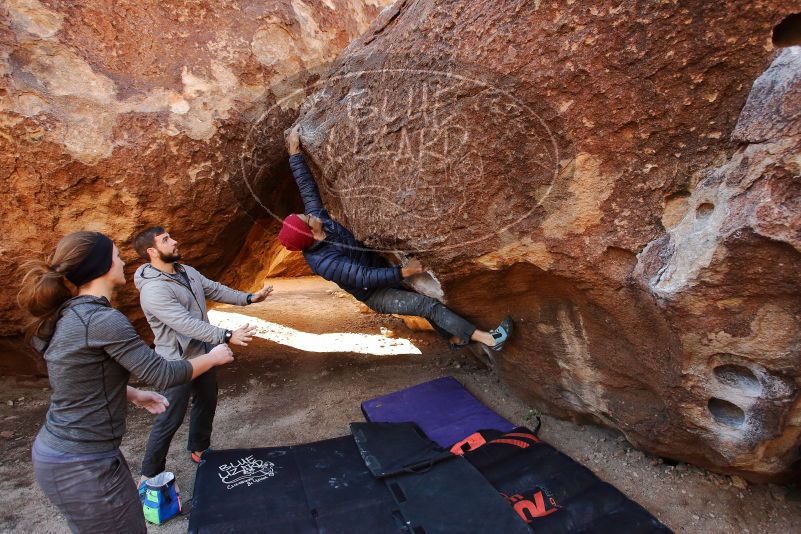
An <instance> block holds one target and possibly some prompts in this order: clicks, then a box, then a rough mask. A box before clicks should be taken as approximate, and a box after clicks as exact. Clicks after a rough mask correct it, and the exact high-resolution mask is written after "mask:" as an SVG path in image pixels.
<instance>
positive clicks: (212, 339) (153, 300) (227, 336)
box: [133, 227, 272, 479]
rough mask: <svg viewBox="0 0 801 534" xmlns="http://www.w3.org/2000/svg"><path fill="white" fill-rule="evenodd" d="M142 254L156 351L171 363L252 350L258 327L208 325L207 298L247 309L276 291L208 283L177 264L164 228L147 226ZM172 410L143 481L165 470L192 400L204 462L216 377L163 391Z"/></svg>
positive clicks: (192, 429)
mask: <svg viewBox="0 0 801 534" xmlns="http://www.w3.org/2000/svg"><path fill="white" fill-rule="evenodd" d="M133 244H134V248H135V249H136V252H137V253H138V254H139V256H140V257H141V258H142V259H144V260H147V261H149V263H145V264H144V265H142V266H140V267H139V268H138V269H137V270H136V274H135V275H134V283H135V284H136V288H137V289H138V290H139V303H140V305H141V306H142V311H144V313H145V318H146V319H147V322H148V323H149V324H150V328H151V329H152V330H153V334H154V335H155V344H156V352H158V353H159V354H160V355H161V356H163V357H164V358H167V359H173V360H178V359H191V358H193V357H195V356H198V355H200V354H205V353H207V352H208V351H209V348H210V347H211V346H212V345H215V344H218V343H230V344H232V345H241V346H247V344H248V343H249V342H250V340H251V339H252V335H253V332H254V328H251V327H250V326H249V325H247V324H246V325H244V326H242V327H240V328H238V329H236V330H234V331H231V330H226V329H224V328H220V327H217V326H214V325H212V324H210V323H209V317H208V315H207V313H206V299H208V300H213V301H217V302H223V303H226V304H235V305H239V306H246V305H248V304H252V303H256V302H261V301H263V300H264V299H266V298H267V296H268V295H269V294H270V292H271V291H272V286H268V285H265V286H264V287H263V288H262V289H261V290H260V291H259V292H258V293H244V292H242V291H236V290H234V289H231V288H229V287H226V286H224V285H222V284H220V283H219V282H215V281H213V280H209V279H208V278H206V277H205V276H203V275H202V274H200V272H198V271H197V270H195V269H194V268H192V267H190V266H189V265H184V264H180V263H178V260H180V259H181V255H180V253H179V251H178V242H177V241H175V240H174V239H173V238H172V237H170V234H169V233H168V232H167V231H166V230H165V229H164V228H162V227H153V228H148V229H146V230H143V231H142V232H140V233H139V234H138V235H137V236H136V237H135V238H134V243H133ZM163 395H164V396H165V397H167V400H168V401H169V407H168V408H167V410H166V411H165V412H164V413H163V414H161V415H159V416H158V417H157V418H156V421H155V422H154V424H153V429H152V430H151V432H150V437H149V438H148V442H147V448H146V449H145V455H144V458H143V459H142V477H143V479H144V478H151V477H154V476H156V475H158V474H159V473H161V472H162V471H164V469H165V467H166V458H167V452H168V451H169V448H170V442H171V441H172V437H173V436H174V435H175V432H176V431H177V430H178V428H179V427H180V426H181V423H182V422H183V419H184V415H185V414H186V410H187V408H188V406H189V399H190V397H191V398H192V411H191V414H190V419H189V440H188V444H187V445H188V447H187V449H188V450H189V451H190V452H191V457H192V460H193V461H195V462H200V457H201V455H202V454H203V451H205V450H206V449H208V448H209V445H210V442H211V431H212V425H213V421H214V412H215V410H216V408H217V375H216V373H215V372H214V370H212V371H211V372H207V373H205V374H203V375H201V376H199V377H198V378H196V379H195V380H192V381H191V382H189V383H188V384H182V385H177V386H172V387H169V388H167V389H166V390H164V391H163Z"/></svg>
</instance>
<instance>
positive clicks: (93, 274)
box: [67, 232, 114, 286]
mask: <svg viewBox="0 0 801 534" xmlns="http://www.w3.org/2000/svg"><path fill="white" fill-rule="evenodd" d="M94 235H95V242H94V243H92V249H91V250H90V251H89V254H87V256H86V257H85V258H84V259H83V261H82V262H81V263H80V264H79V265H78V266H77V267H75V268H74V269H71V270H70V271H69V272H68V273H67V280H69V281H70V282H72V283H73V284H75V285H76V286H82V285H84V284H85V283H87V282H91V281H92V280H94V279H95V278H98V277H100V276H103V275H104V274H106V273H107V272H108V271H109V269H111V254H112V253H113V252H114V243H113V242H112V241H111V239H109V238H108V237H106V236H105V235H103V234H101V233H100V232H95V234H94Z"/></svg>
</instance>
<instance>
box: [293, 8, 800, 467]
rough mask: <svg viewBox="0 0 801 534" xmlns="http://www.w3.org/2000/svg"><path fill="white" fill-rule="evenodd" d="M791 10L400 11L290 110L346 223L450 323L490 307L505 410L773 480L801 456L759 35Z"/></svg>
mask: <svg viewBox="0 0 801 534" xmlns="http://www.w3.org/2000/svg"><path fill="white" fill-rule="evenodd" d="M798 11H801V3H799V2H797V1H795V2H786V1H760V2H746V1H734V2H726V3H725V4H724V3H710V2H703V1H691V2H683V3H681V4H672V3H660V2H656V3H655V2H644V1H643V2H640V1H625V2H618V3H602V4H600V5H592V6H590V5H588V4H587V3H581V2H555V3H554V2H552V3H540V2H516V1H511V0H510V1H500V2H498V1H492V2H488V1H473V0H471V1H457V2H451V1H439V0H429V1H422V0H419V1H415V0H402V1H398V2H396V3H395V4H393V6H392V7H391V8H389V9H387V10H385V11H384V12H383V13H382V14H381V15H380V17H379V18H378V19H377V20H376V22H375V23H374V24H373V26H372V28H371V29H370V30H369V31H367V32H366V33H365V34H364V35H363V36H362V37H361V38H359V39H358V40H356V41H355V42H354V43H352V44H351V45H350V46H348V48H347V49H345V50H344V51H343V53H342V54H341V55H340V57H339V59H338V60H337V62H336V64H335V67H334V68H333V69H332V71H331V72H330V74H329V76H328V78H327V80H325V81H324V82H322V87H320V89H319V90H318V91H317V93H315V94H314V95H312V96H311V97H309V98H308V99H307V101H306V102H305V103H304V107H303V112H302V116H301V119H300V120H299V124H300V126H301V128H302V139H303V145H304V149H305V151H306V153H307V155H308V157H309V160H310V161H311V162H312V166H313V168H314V171H315V174H316V176H317V181H318V183H319V184H320V188H321V191H322V194H323V197H324V198H325V201H326V204H327V205H328V206H329V208H330V211H331V212H332V213H333V214H334V216H335V217H336V218H338V219H339V220H341V221H342V222H343V223H344V224H346V225H347V226H349V227H350V228H351V229H352V230H353V231H354V232H355V234H356V235H357V237H359V238H361V239H363V240H365V241H366V242H367V243H368V244H369V245H370V246H372V247H376V248H378V249H382V250H386V251H400V252H401V253H402V254H405V255H413V256H416V257H418V258H419V259H421V260H422V261H423V263H424V264H425V265H427V266H428V267H429V268H430V269H431V272H432V274H433V277H434V279H435V280H432V287H433V293H435V294H441V295H444V299H445V301H446V302H447V303H449V304H452V305H454V306H455V307H456V308H458V309H460V310H462V311H463V312H464V313H466V314H467V316H468V317H470V318H472V319H478V318H480V317H481V318H484V319H487V320H489V321H490V323H491V324H497V322H498V321H500V320H501V318H502V317H503V316H504V315H507V314H510V315H512V317H513V318H514V319H515V320H516V321H517V326H518V334H517V336H516V338H515V340H514V341H513V342H512V343H511V344H510V346H509V347H508V348H507V349H506V350H505V351H504V352H503V353H502V354H500V355H498V356H497V358H496V362H497V370H498V372H499V375H500V377H501V379H502V381H503V382H504V383H505V384H507V385H508V386H509V388H510V389H511V390H512V391H514V392H515V394H517V395H518V396H520V398H521V399H523V400H524V401H525V402H527V403H531V404H533V405H536V406H538V407H539V408H540V409H542V410H544V411H547V412H548V413H551V414H554V415H557V416H560V417H568V418H573V419H576V420H582V421H595V422H598V423H602V424H604V425H607V426H609V427H612V428H616V429H618V430H619V431H621V432H622V433H623V434H624V435H625V436H626V439H627V440H629V441H630V442H631V443H634V444H636V445H637V447H639V448H641V449H643V450H646V451H649V452H650V453H653V454H657V455H660V456H667V457H671V458H675V459H678V460H681V461H687V462H691V463H693V464H696V465H702V466H707V467H710V468H714V469H716V470H718V471H720V472H724V473H739V474H740V475H742V476H744V477H747V478H749V479H751V480H767V479H773V480H777V479H781V478H783V477H788V476H791V475H790V474H791V472H792V471H793V469H794V466H795V465H796V462H797V461H798V459H799V452H798V451H799V445H801V435H800V434H801V426H799V421H801V406H800V405H799V403H798V400H797V399H798V383H799V381H800V380H801V365H800V364H801V361H799V358H801V351H800V350H799V348H800V347H801V319H800V317H801V284H799V279H798V273H799V272H801V209H799V208H800V207H801V204H799V199H801V163H800V162H799V159H798V153H799V148H801V147H800V145H799V143H801V135H799V128H800V126H799V124H801V122H799V121H800V120H801V115H800V114H799V110H800V109H801V89H800V88H801V77H799V72H801V69H800V68H799V65H800V64H799V61H800V60H799V58H800V57H801V55H799V48H798V47H789V48H777V47H774V45H773V44H772V32H773V29H774V27H776V26H777V25H779V24H780V23H782V21H784V20H785V18H786V17H788V16H789V15H791V14H792V13H795V12H798ZM788 20H797V19H788ZM790 26H792V25H790ZM785 27H788V26H787V24H785ZM791 29H792V28H791ZM790 33H792V31H789V30H788V33H787V35H789V34H790ZM796 33H797V32H796ZM783 35H785V34H783ZM778 41H780V42H781V43H785V44H786V43H787V42H788V40H787V39H784V38H782V39H778V40H777V42H778Z"/></svg>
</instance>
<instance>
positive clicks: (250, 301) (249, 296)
mask: <svg viewBox="0 0 801 534" xmlns="http://www.w3.org/2000/svg"><path fill="white" fill-rule="evenodd" d="M247 301H248V304H253V293H248V298H247Z"/></svg>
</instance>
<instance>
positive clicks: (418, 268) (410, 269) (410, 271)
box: [401, 258, 425, 278]
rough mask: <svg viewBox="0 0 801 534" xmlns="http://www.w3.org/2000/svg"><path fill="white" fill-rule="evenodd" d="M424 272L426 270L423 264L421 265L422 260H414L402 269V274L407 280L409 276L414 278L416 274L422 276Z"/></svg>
mask: <svg viewBox="0 0 801 534" xmlns="http://www.w3.org/2000/svg"><path fill="white" fill-rule="evenodd" d="M422 272H425V269H424V268H423V264H422V263H420V260H418V259H416V258H412V259H411V260H409V263H407V264H406V265H405V266H404V267H403V268H402V269H401V274H402V275H403V277H404V278H407V277H409V276H413V275H415V274H420V273H422Z"/></svg>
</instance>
